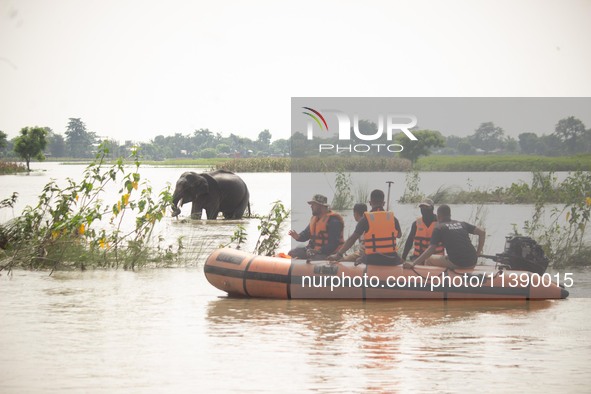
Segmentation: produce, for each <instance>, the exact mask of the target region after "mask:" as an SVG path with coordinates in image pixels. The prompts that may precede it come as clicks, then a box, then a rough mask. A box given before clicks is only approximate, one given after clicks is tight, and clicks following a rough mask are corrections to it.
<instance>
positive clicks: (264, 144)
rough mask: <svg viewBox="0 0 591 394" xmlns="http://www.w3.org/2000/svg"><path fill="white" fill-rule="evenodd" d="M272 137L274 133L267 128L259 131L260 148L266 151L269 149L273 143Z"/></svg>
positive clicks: (258, 141)
mask: <svg viewBox="0 0 591 394" xmlns="http://www.w3.org/2000/svg"><path fill="white" fill-rule="evenodd" d="M271 137H272V135H271V133H270V132H269V130H267V129H265V130H263V131H261V132H260V133H259V137H258V138H257V145H258V146H259V149H260V150H262V151H265V152H267V151H268V150H269V146H270V145H271Z"/></svg>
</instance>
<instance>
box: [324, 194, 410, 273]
mask: <svg viewBox="0 0 591 394" xmlns="http://www.w3.org/2000/svg"><path fill="white" fill-rule="evenodd" d="M369 205H370V206H371V208H372V209H371V212H365V213H364V216H363V217H362V218H361V220H359V222H358V223H357V226H356V227H355V231H354V232H353V234H351V236H350V237H349V239H347V241H346V242H345V244H344V245H343V246H341V247H340V248H339V249H338V250H337V252H336V253H335V254H333V255H331V256H328V259H329V260H332V261H340V260H341V259H342V258H343V254H344V253H345V252H346V251H347V250H349V248H351V246H353V244H354V243H355V241H357V240H358V239H359V238H360V237H361V236H362V235H363V245H364V247H365V254H364V256H362V257H361V259H359V260H361V261H359V260H358V261H357V262H356V263H355V265H357V264H359V263H365V264H373V265H399V264H401V263H402V260H401V259H400V256H399V255H398V253H397V252H396V251H397V247H396V239H397V238H400V237H401V234H402V232H401V230H400V223H399V222H398V219H396V217H395V216H394V213H393V212H391V211H384V192H383V191H381V190H378V189H376V190H374V191H372V192H371V194H370V201H369Z"/></svg>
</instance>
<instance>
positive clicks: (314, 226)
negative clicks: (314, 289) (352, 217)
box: [288, 194, 345, 260]
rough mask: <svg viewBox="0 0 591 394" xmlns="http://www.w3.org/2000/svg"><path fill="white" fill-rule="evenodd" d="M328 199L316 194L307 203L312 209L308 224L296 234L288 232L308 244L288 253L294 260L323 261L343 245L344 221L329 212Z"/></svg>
mask: <svg viewBox="0 0 591 394" xmlns="http://www.w3.org/2000/svg"><path fill="white" fill-rule="evenodd" d="M327 201H328V199H327V198H326V196H323V195H322V194H316V195H314V197H313V198H312V200H310V201H308V204H310V208H311V209H312V218H311V219H310V224H309V225H308V226H307V227H306V228H305V229H304V231H302V232H301V233H297V232H296V231H294V230H289V233H288V234H289V235H290V236H291V237H292V238H293V239H295V240H296V241H299V242H306V241H310V242H308V245H307V246H301V247H297V248H294V249H292V250H290V251H289V255H290V256H291V257H293V258H296V259H308V260H325V259H326V257H327V256H328V255H330V254H332V253H334V252H335V250H337V249H338V247H339V246H341V245H342V244H343V242H344V241H343V230H344V227H345V225H344V221H343V218H342V217H341V215H339V214H338V213H336V212H333V211H331V210H330V207H329V206H328V203H327Z"/></svg>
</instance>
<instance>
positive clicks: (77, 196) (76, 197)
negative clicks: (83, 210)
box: [74, 193, 80, 201]
mask: <svg viewBox="0 0 591 394" xmlns="http://www.w3.org/2000/svg"><path fill="white" fill-rule="evenodd" d="M74 198H75V199H76V201H78V199H79V198H80V196H79V195H78V193H76V195H75V196H74Z"/></svg>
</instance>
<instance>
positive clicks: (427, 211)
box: [402, 198, 443, 260]
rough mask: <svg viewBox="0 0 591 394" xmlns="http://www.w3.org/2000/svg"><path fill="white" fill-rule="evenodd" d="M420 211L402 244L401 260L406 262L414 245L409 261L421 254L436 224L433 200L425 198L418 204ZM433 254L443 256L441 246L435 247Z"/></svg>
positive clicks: (426, 246)
mask: <svg viewBox="0 0 591 394" xmlns="http://www.w3.org/2000/svg"><path fill="white" fill-rule="evenodd" d="M419 208H420V209H421V216H420V217H418V218H417V220H416V221H415V222H413V224H412V226H411V228H410V234H409V235H408V238H407V239H406V243H405V244H404V251H403V252H402V260H406V257H407V256H408V253H409V252H410V249H411V248H412V247H413V245H414V251H413V254H412V256H411V260H414V259H416V258H417V257H419V256H420V255H421V253H423V252H424V251H425V250H427V248H428V247H429V245H430V242H431V234H433V229H434V228H435V225H436V224H437V216H436V215H435V212H433V209H434V204H433V200H431V199H430V198H426V199H424V200H423V201H421V203H420V204H419ZM433 254H438V255H439V254H443V245H437V248H436V249H435V252H433Z"/></svg>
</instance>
